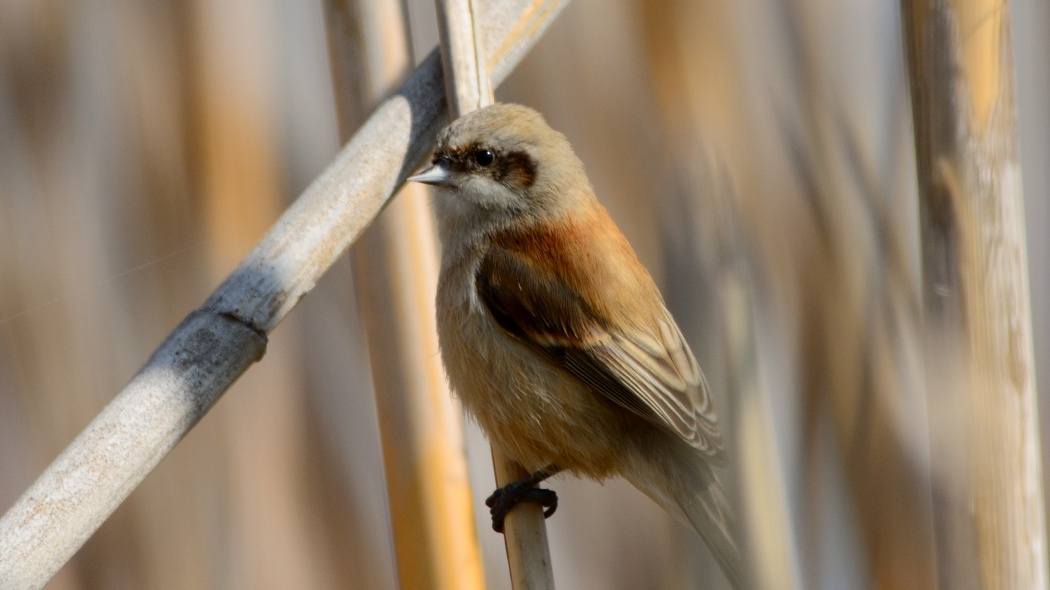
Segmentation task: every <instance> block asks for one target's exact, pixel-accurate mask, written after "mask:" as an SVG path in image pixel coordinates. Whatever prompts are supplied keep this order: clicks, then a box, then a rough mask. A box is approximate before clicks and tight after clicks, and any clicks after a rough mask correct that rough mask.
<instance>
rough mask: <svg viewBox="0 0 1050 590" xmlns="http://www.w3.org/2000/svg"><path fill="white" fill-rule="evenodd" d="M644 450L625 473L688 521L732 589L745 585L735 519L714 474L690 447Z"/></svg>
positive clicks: (658, 501) (646, 491)
mask: <svg viewBox="0 0 1050 590" xmlns="http://www.w3.org/2000/svg"><path fill="white" fill-rule="evenodd" d="M672 446H677V445H672ZM668 451H669V452H668ZM646 455H648V456H647V457H638V458H637V460H634V461H631V462H630V465H629V468H628V469H627V470H626V472H625V473H624V474H623V475H624V477H625V478H626V479H627V480H628V481H630V482H631V483H632V484H634V486H635V487H636V488H638V489H639V490H641V491H642V492H644V493H645V494H646V495H647V496H649V497H650V498H652V499H653V500H655V501H656V503H657V504H660V505H661V506H663V507H664V509H666V510H667V511H668V512H670V513H672V514H674V515H675V516H677V517H679V518H684V519H685V520H686V521H687V522H688V523H690V524H692V526H693V528H694V529H696V532H697V533H699V534H700V538H701V539H703V540H704V544H706V545H707V548H708V550H709V551H710V552H711V554H712V555H713V556H714V557H715V560H717V561H718V564H719V565H720V566H721V567H722V572H723V573H724V574H725V576H726V579H728V580H729V582H730V584H732V585H733V588H736V589H737V590H745V584H744V574H743V560H742V556H741V554H740V548H739V545H738V544H737V542H736V541H735V534H734V533H735V532H736V530H737V526H736V519H735V518H734V516H733V512H732V509H731V508H730V506H729V501H728V499H727V498H726V494H725V490H724V489H722V484H721V482H720V481H719V480H718V475H717V474H716V473H715V472H714V470H713V469H712V468H711V466H710V465H709V464H708V463H707V462H706V461H705V460H704V458H703V457H700V456H698V455H697V454H696V453H695V452H693V451H692V449H679V448H674V449H664V452H660V453H653V452H652V450H651V449H650V452H648V453H646ZM654 455H656V456H655V457H654Z"/></svg>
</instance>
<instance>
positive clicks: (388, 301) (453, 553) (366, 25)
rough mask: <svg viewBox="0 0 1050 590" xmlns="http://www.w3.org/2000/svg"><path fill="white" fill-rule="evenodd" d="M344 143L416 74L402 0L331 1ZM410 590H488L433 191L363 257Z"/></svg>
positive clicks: (393, 507)
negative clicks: (440, 320) (447, 351)
mask: <svg viewBox="0 0 1050 590" xmlns="http://www.w3.org/2000/svg"><path fill="white" fill-rule="evenodd" d="M325 4H326V11H325V12H326V17H327V24H328V38H329V48H330V52H329V53H330V55H331V63H332V77H333V87H334V88H335V92H336V105H337V107H338V119H339V131H340V137H341V139H342V141H347V140H348V139H349V138H350V137H351V135H352V133H353V130H354V129H356V127H357V126H358V125H359V124H360V123H361V122H362V121H364V119H365V117H366V114H367V113H368V112H369V111H371V110H372V109H373V108H374V107H375V105H376V104H378V103H379V101H380V99H381V98H382V97H383V96H384V95H386V94H388V93H389V92H390V91H391V90H393V89H394V88H395V87H396V85H397V84H398V83H400V82H401V80H402V79H403V78H404V77H405V76H406V75H407V74H408V73H409V72H410V71H411V65H412V61H411V48H410V43H409V36H408V31H407V18H406V15H405V12H404V6H403V4H402V3H401V0H326V3H325ZM352 254H353V258H354V274H355V279H356V280H355V282H356V285H357V291H358V301H359V304H360V308H361V313H362V316H363V319H364V324H365V329H366V333H367V340H368V348H369V360H370V362H371V367H372V383H373V387H374V389H375V394H376V409H377V412H378V415H379V432H380V437H381V439H382V445H383V462H384V466H385V472H386V484H387V485H386V488H387V496H388V498H389V506H390V515H391V523H392V528H393V537H394V550H395V554H396V556H397V574H398V581H399V583H400V587H401V588H402V589H404V590H427V589H434V590H480V589H481V588H483V586H484V579H483V576H482V571H481V560H480V557H479V552H478V545H477V539H476V535H475V532H474V513H473V510H472V506H471V495H470V484H469V480H468V477H467V462H466V457H465V454H464V447H463V432H462V425H461V424H460V409H459V404H458V403H456V401H455V400H454V399H453V398H452V396H451V395H450V394H449V391H448V388H447V386H446V380H445V374H444V371H443V370H442V366H441V359H440V357H439V355H438V344H437V327H436V320H435V315H434V293H435V290H436V288H437V275H438V270H437V252H436V247H435V238H434V228H433V221H432V219H431V215H430V210H429V207H428V203H427V193H426V190H425V189H424V188H423V187H421V186H420V185H415V184H413V185H407V186H405V187H404V188H403V189H401V191H400V192H399V197H398V198H397V199H395V200H394V201H393V202H392V203H391V204H390V205H389V206H388V207H387V208H386V210H385V211H384V212H383V213H382V214H381V215H380V216H379V218H378V219H376V222H375V223H373V224H372V225H371V226H370V227H369V228H368V229H367V230H366V231H365V232H364V233H363V234H362V236H361V238H360V239H359V241H358V242H357V243H356V244H354V246H353V248H352Z"/></svg>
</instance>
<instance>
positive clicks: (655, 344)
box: [475, 246, 723, 463]
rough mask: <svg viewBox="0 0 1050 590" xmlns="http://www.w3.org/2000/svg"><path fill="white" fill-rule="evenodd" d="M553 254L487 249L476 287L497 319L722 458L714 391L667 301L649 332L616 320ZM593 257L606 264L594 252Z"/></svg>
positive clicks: (598, 387) (612, 395)
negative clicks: (568, 276) (570, 278)
mask: <svg viewBox="0 0 1050 590" xmlns="http://www.w3.org/2000/svg"><path fill="white" fill-rule="evenodd" d="M545 256H546V257H549V256H551V253H550V252H549V251H547V252H535V251H533V252H523V251H515V250H513V249H507V248H503V247H500V246H493V247H491V248H490V249H489V251H488V252H487V253H486V255H485V257H484V258H483V260H482V262H481V264H480V265H479V267H478V271H477V274H476V276H475V286H476V289H477V293H478V298H479V299H480V301H482V302H483V303H484V305H485V307H486V308H487V309H488V311H489V313H491V314H492V317H493V319H494V320H495V321H496V323H497V324H499V326H500V327H502V328H503V329H504V330H506V331H507V332H509V333H510V334H512V335H514V336H516V337H518V338H520V339H522V340H524V341H525V342H526V343H528V344H530V345H532V346H533V347H535V348H536V349H537V350H539V351H540V352H541V353H542V354H544V355H546V356H547V357H548V358H550V359H551V360H552V361H554V362H555V363H556V364H558V365H560V366H562V367H564V368H565V369H566V370H568V371H569V372H570V373H572V374H573V375H575V376H576V377H578V378H579V379H580V380H582V381H583V382H585V383H586V384H588V385H589V386H591V388H593V389H594V390H595V391H597V392H600V393H602V394H604V395H605V396H607V397H608V398H609V399H611V400H612V401H614V402H616V403H617V404H619V405H621V406H623V407H624V408H626V409H628V410H630V411H632V412H635V413H636V414H638V415H640V416H642V417H643V418H645V419H647V420H649V421H650V422H652V423H655V424H657V425H658V426H661V427H663V428H665V429H667V430H669V431H670V432H672V433H674V434H677V435H678V436H680V437H681V438H682V439H683V440H685V441H686V442H688V443H689V444H690V445H692V446H693V447H694V448H696V449H697V450H698V451H700V452H701V453H703V454H704V455H706V456H707V457H709V458H710V459H711V460H712V461H714V462H716V463H721V462H722V460H723V450H722V442H721V436H720V434H719V430H718V423H717V417H716V415H715V411H714V405H713V404H712V402H711V394H710V391H709V390H708V387H707V383H706V381H705V380H704V376H703V373H701V372H700V367H699V366H698V365H697V363H696V360H695V359H694V358H693V354H692V352H690V350H689V347H688V345H687V344H686V343H685V340H684V339H683V338H682V333H681V332H680V331H679V329H678V326H677V325H676V324H675V322H674V320H673V319H672V318H671V316H670V314H669V313H668V312H667V310H666V309H665V308H664V306H663V303H662V302H659V301H657V302H655V305H654V306H649V307H650V308H654V309H655V310H657V311H655V314H656V315H657V316H659V317H655V318H646V319H649V320H651V321H650V322H649V324H650V325H651V326H652V328H651V329H649V330H646V329H639V328H624V327H622V326H616V325H615V324H616V322H615V321H613V320H612V319H611V318H610V317H608V315H609V314H608V313H606V312H603V311H602V310H600V309H599V306H597V305H590V304H588V301H586V295H585V294H583V292H582V291H581V290H580V289H574V288H573V287H571V286H570V285H569V284H568V283H567V282H566V280H564V278H563V276H559V273H557V272H555V271H554V270H553V269H554V268H555V265H552V264H551V263H550V262H549V261H548V260H543V258H544V257H545ZM632 260H634V259H633V255H632ZM585 262H586V261H585ZM589 262H590V263H592V264H594V263H599V264H600V262H595V260H594V259H593V258H592V259H591V260H590V261H589ZM592 271H593V269H592ZM578 274H579V273H577V275H576V276H578ZM582 274H583V275H586V276H608V274H607V273H605V274H603V273H601V272H590V273H582ZM598 287H599V288H600V287H601V286H600V285H599V286H598ZM653 293H655V288H654V291H653ZM642 296H650V297H655V298H657V299H658V298H659V297H658V295H655V294H652V295H650V294H648V293H644V294H642Z"/></svg>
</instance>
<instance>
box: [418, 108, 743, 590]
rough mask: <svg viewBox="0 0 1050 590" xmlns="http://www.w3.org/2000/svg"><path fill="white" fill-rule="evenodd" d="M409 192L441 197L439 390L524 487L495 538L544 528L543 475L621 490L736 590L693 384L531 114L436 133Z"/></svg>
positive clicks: (579, 182)
mask: <svg viewBox="0 0 1050 590" xmlns="http://www.w3.org/2000/svg"><path fill="white" fill-rule="evenodd" d="M409 180H412V181H416V182H423V183H426V184H430V185H433V186H435V187H438V190H436V191H435V195H434V207H435V213H436V216H437V221H438V232H439V236H440V239H441V243H442V259H441V276H440V279H439V283H438V293H437V324H438V337H439V341H440V346H441V355H442V359H443V361H444V364H445V369H446V372H447V374H448V379H449V383H450V385H451V387H452V390H453V391H454V392H455V394H456V395H457V396H458V397H459V398H460V400H461V401H462V403H463V406H464V407H465V408H466V409H467V411H468V412H469V413H470V414H471V415H472V416H473V417H474V418H475V419H476V420H477V421H478V423H479V424H480V425H481V427H482V428H483V429H484V431H485V432H486V434H487V435H488V437H489V439H490V442H491V444H492V445H494V446H495V447H496V448H497V449H498V450H499V451H500V452H501V453H503V454H504V455H505V456H506V457H509V458H511V459H513V460H515V461H517V462H518V463H520V464H521V465H523V466H524V467H525V468H526V469H527V470H529V471H530V472H531V473H532V475H531V476H529V477H526V478H524V479H522V480H519V481H517V482H514V483H512V484H510V485H508V486H505V487H503V488H501V489H499V490H496V492H495V493H494V494H493V495H492V496H491V497H490V498H489V499H488V501H487V502H486V503H487V504H488V505H489V506H490V508H491V509H492V510H491V512H492V517H493V528H495V529H496V530H497V531H502V527H503V517H504V516H505V515H506V513H507V511H509V510H510V509H511V508H512V507H513V506H514V504H515V503H517V502H521V501H528V502H535V503H539V504H541V505H543V506H544V507H545V508H546V511H545V514H546V515H547V516H550V514H551V513H553V511H554V509H555V508H556V507H557V496H556V495H555V494H554V492H553V491H551V490H542V489H537V488H536V487H535V486H536V485H537V484H538V483H539V482H541V481H543V480H544V479H546V478H548V477H550V476H551V475H554V474H555V473H558V472H562V471H565V472H569V473H572V474H574V475H577V476H587V477H591V478H594V479H597V480H602V479H604V478H607V477H611V476H615V475H619V476H622V477H624V478H626V479H627V480H628V481H630V482H631V483H632V484H634V486H635V487H637V488H638V489H640V490H641V491H642V492H644V493H645V494H647V495H648V496H649V497H650V498H652V499H653V500H654V501H656V502H657V503H658V504H660V505H661V506H663V507H664V508H665V509H667V510H668V511H670V512H671V513H673V514H675V515H677V516H679V517H684V518H685V519H687V521H688V522H690V523H692V525H693V527H694V528H695V529H696V531H697V532H698V533H699V534H700V536H701V538H703V540H704V541H705V543H706V544H707V546H708V548H710V550H711V552H712V553H713V554H714V556H715V557H716V559H717V560H718V562H719V563H720V565H721V566H722V569H723V571H724V572H725V574H726V576H727V578H728V579H729V580H730V582H732V583H733V585H734V586H735V587H737V588H739V587H740V584H741V576H742V573H741V569H740V568H741V565H740V557H739V551H738V548H737V545H736V543H735V541H734V536H733V531H734V526H735V525H734V520H733V516H732V514H731V511H730V509H729V505H728V502H727V500H726V497H725V493H724V491H723V489H722V486H721V484H720V482H719V480H718V477H717V475H716V473H715V472H714V470H713V467H714V466H721V465H723V464H724V461H725V452H724V449H723V445H722V440H721V436H720V434H719V428H718V421H717V417H716V415H715V409H714V406H713V404H712V400H711V395H710V392H709V391H708V387H707V384H706V382H705V381H704V376H703V373H701V372H700V367H699V366H698V365H697V362H696V359H695V358H694V357H693V354H692V352H691V351H690V350H689V346H688V345H687V344H686V342H685V339H684V338H683V337H682V333H681V331H680V330H679V329H678V326H677V325H676V324H675V321H674V319H673V318H672V317H671V314H670V313H669V312H668V311H667V308H666V307H665V306H664V301H663V297H662V296H661V295H660V292H659V290H658V289H657V287H656V285H655V283H654V282H653V280H652V278H651V277H650V276H649V273H648V272H646V270H645V268H644V267H643V266H642V264H641V263H640V262H639V261H638V257H637V256H636V255H635V253H634V250H633V249H632V248H631V246H630V244H628V243H627V240H626V238H624V236H623V234H622V233H620V230H619V229H618V228H617V227H616V225H615V224H614V223H613V221H612V219H611V218H610V217H609V214H608V212H606V210H605V208H604V207H602V206H601V204H599V203H598V200H597V198H596V197H595V195H594V190H593V189H592V188H591V184H590V181H589V180H588V179H587V175H586V173H585V172H584V169H583V164H582V163H581V162H580V160H579V158H577V157H576V154H575V153H573V150H572V146H571V145H569V142H568V140H567V139H566V138H565V136H564V135H562V134H561V133H558V132H557V131H555V130H553V129H551V128H550V127H549V126H548V125H547V123H546V121H544V119H543V117H542V115H540V114H539V113H538V112H536V111H534V110H532V109H530V108H527V107H524V106H520V105H514V104H495V105H492V106H488V107H485V108H483V109H480V110H477V111H474V112H473V113H470V114H468V115H466V116H463V117H461V118H459V119H457V120H456V121H454V122H452V123H451V124H450V125H449V126H448V127H446V128H445V129H444V130H443V131H442V132H441V133H440V134H439V136H438V141H437V146H436V147H435V150H434V157H433V161H432V165H431V166H430V167H429V168H427V169H426V170H425V171H423V172H421V173H419V174H417V175H415V176H413V177H411V178H409Z"/></svg>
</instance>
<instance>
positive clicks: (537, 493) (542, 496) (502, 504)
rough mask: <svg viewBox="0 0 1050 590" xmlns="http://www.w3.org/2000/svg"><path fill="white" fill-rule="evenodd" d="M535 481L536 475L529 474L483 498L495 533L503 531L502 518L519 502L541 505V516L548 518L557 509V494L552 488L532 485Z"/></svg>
mask: <svg viewBox="0 0 1050 590" xmlns="http://www.w3.org/2000/svg"><path fill="white" fill-rule="evenodd" d="M536 483H537V477H536V476H535V475H530V476H528V477H523V478H521V479H519V480H518V481H515V482H513V483H509V484H507V485H505V486H503V487H502V488H499V489H498V490H496V491H495V492H493V493H492V495H491V496H489V497H488V499H487V500H485V505H486V506H488V507H489V514H491V515H492V530H494V531H496V532H497V533H502V532H503V520H504V518H506V516H507V513H508V512H510V510H511V508H514V506H515V505H516V504H518V503H519V502H530V503H532V504H539V505H540V506H542V507H543V517H544V518H550V516H551V515H552V514H554V511H555V510H557V509H558V494H556V493H555V492H554V490H545V489H542V488H536V487H533V486H534V485H536Z"/></svg>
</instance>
